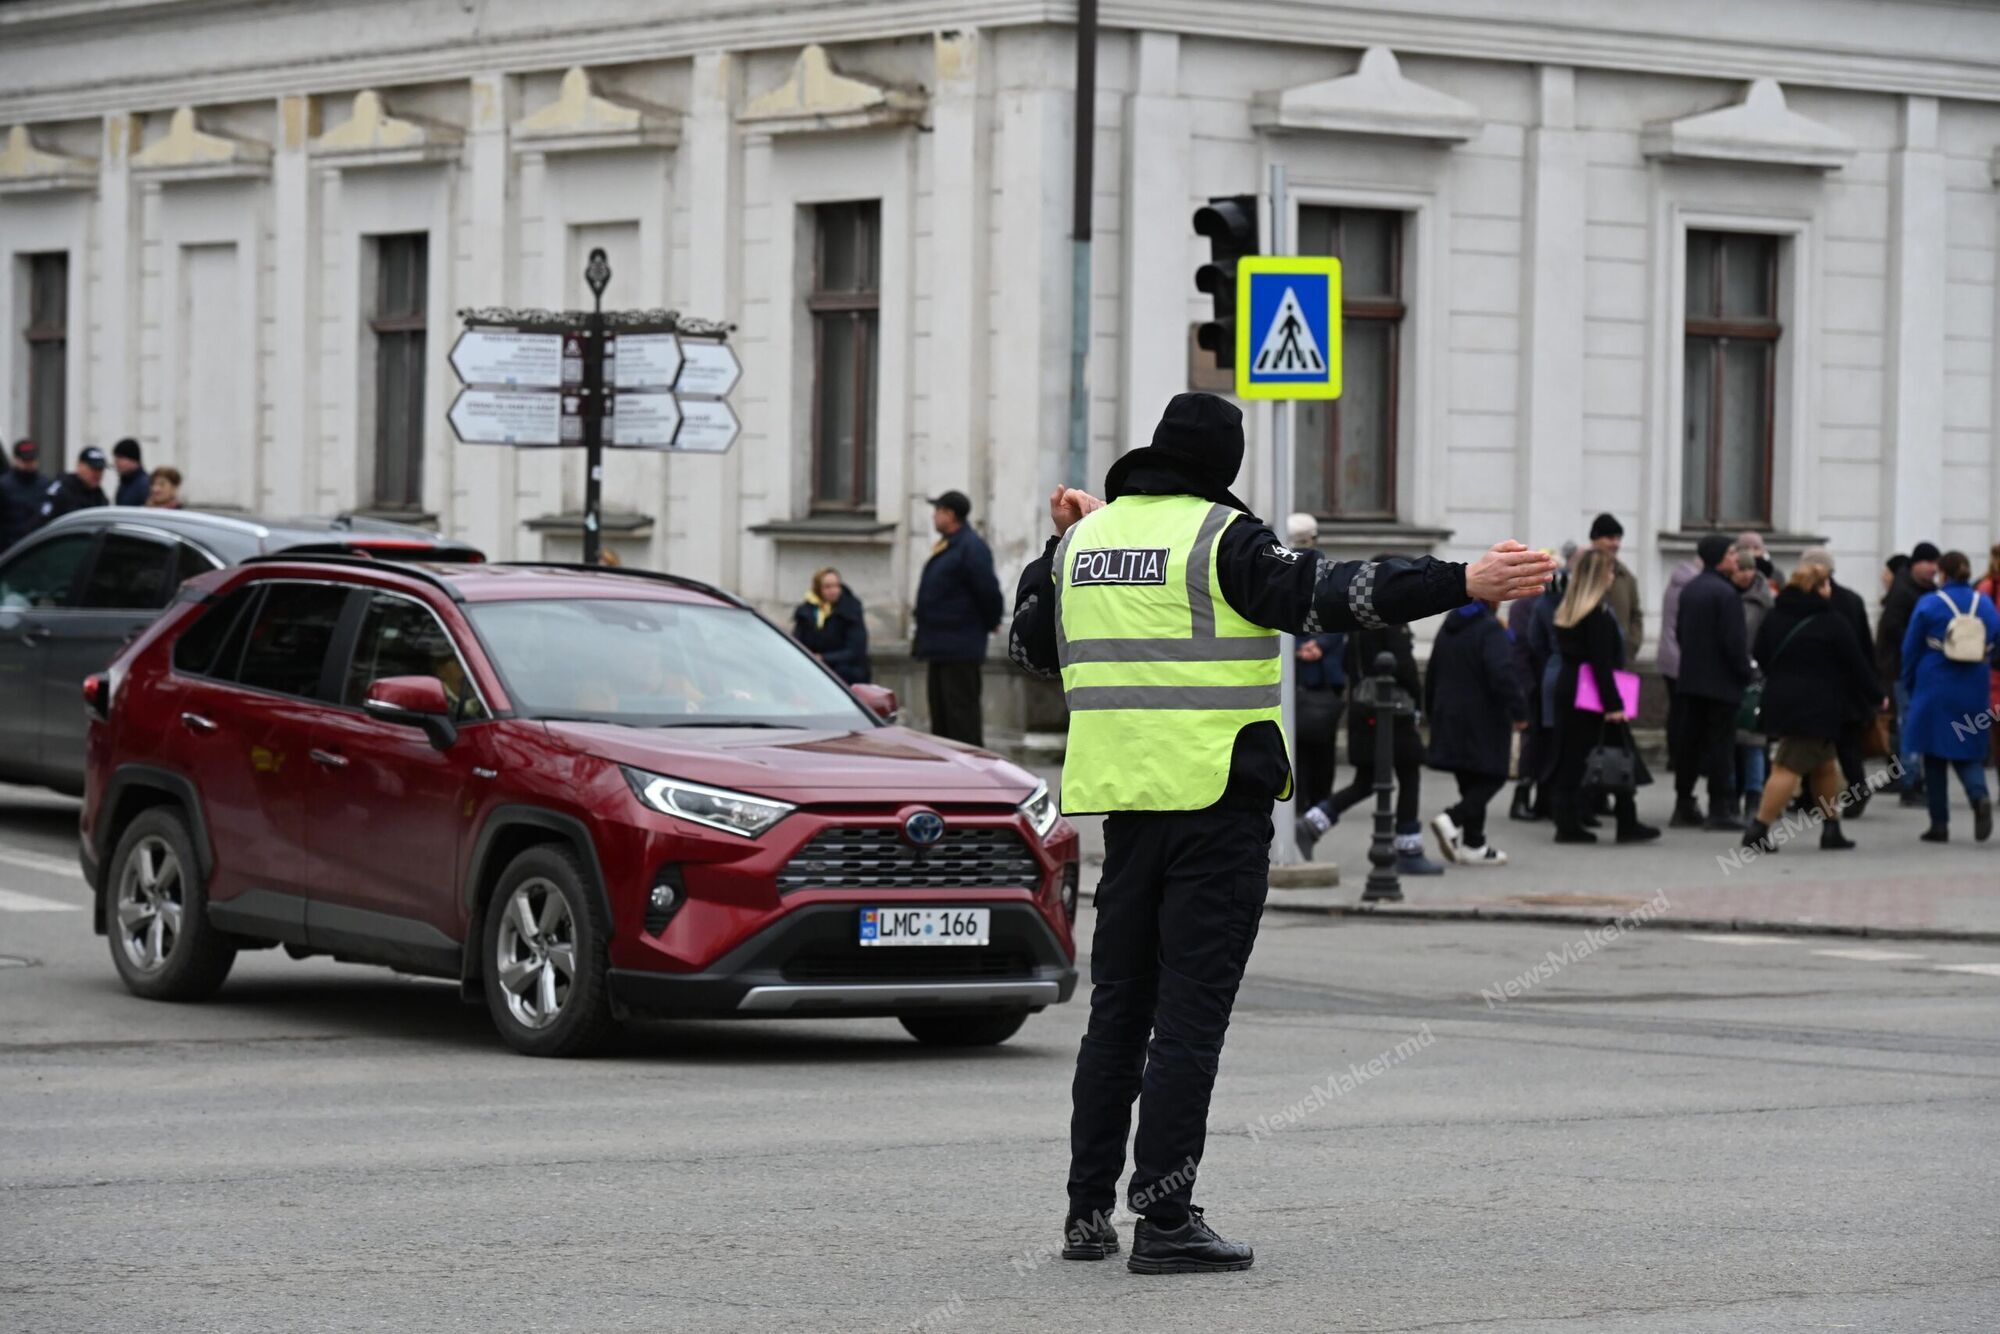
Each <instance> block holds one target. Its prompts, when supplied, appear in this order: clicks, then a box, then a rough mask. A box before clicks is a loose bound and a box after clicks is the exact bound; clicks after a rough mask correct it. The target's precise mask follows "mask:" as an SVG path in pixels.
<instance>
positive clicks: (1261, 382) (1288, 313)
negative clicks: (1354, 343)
mask: <svg viewBox="0 0 2000 1334" xmlns="http://www.w3.org/2000/svg"><path fill="white" fill-rule="evenodd" d="M1236 393H1237V396H1238V397H1239V398H1339V397H1340V261H1339V260H1337V259H1333V258H1330V257H1325V256H1317V255H1257V256H1246V257H1245V258H1244V259H1242V260H1240V261H1239V262H1238V263H1237V266H1236Z"/></svg>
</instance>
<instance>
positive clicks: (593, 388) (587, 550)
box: [583, 250, 611, 565]
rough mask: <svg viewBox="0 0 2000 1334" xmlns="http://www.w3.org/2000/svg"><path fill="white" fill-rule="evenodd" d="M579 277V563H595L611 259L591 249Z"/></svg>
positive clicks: (599, 537) (600, 525) (600, 526)
mask: <svg viewBox="0 0 2000 1334" xmlns="http://www.w3.org/2000/svg"><path fill="white" fill-rule="evenodd" d="M583 281H584V282H585V283H586V284H588V285H589V287H590V307H591V309H590V332H589V333H588V335H586V336H587V338H588V340H589V342H588V347H589V352H588V353H587V354H586V355H585V356H584V359H583V397H584V418H583V449H584V455H583V458H584V464H583V466H584V475H583V563H584V564H585V565H595V564H597V562H598V559H599V553H600V552H601V551H602V549H603V548H602V544H603V541H604V531H603V530H604V512H603V511H604V417H605V413H606V412H607V411H609V409H610V406H611V399H610V389H611V386H609V385H607V384H606V383H605V382H604V289H605V288H606V287H609V286H610V285H611V261H610V260H609V259H608V258H607V257H606V256H605V253H604V252H603V251H602V250H592V251H591V252H590V261H589V263H588V264H586V265H585V266H584V270H583Z"/></svg>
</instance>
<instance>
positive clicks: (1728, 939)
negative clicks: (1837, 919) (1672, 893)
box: [1686, 931, 1800, 945]
mask: <svg viewBox="0 0 2000 1334" xmlns="http://www.w3.org/2000/svg"><path fill="white" fill-rule="evenodd" d="M1686 939H1688V940H1699V941H1704V942H1706V943H1707V944H1710V945H1797V944H1799V943H1800V942H1799V941H1798V940H1797V939H1795V938H1793V937H1791V936H1753V935H1749V934H1747V933H1745V932H1742V931H1732V932H1730V933H1729V934H1728V935H1726V936H1696V935H1690V936H1687V937H1686Z"/></svg>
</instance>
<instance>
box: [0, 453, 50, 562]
mask: <svg viewBox="0 0 2000 1334" xmlns="http://www.w3.org/2000/svg"><path fill="white" fill-rule="evenodd" d="M41 462H42V451H41V450H40V449H39V448H37V447H36V445H35V442H34V441H32V440H25V439H23V440H16V441H15V442H14V464H13V466H12V467H10V468H8V469H7V471H6V472H4V473H0V551H5V550H6V549H7V548H8V547H11V546H13V545H14V544H15V543H16V542H18V541H20V540H21V539H22V538H24V537H26V536H27V535H28V534H29V533H32V532H34V531H35V528H36V526H37V525H39V524H40V523H41V521H42V493H43V492H44V491H46V490H48V486H49V484H48V483H47V482H46V481H44V480H43V479H42V468H41Z"/></svg>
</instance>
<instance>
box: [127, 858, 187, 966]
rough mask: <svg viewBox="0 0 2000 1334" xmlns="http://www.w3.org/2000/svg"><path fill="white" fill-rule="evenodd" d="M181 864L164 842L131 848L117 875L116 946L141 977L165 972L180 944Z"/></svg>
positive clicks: (182, 887) (182, 884)
mask: <svg viewBox="0 0 2000 1334" xmlns="http://www.w3.org/2000/svg"><path fill="white" fill-rule="evenodd" d="M184 888H185V886H184V883H183V881H182V877H181V863H180V858H178V857H176V856H175V855H174V850H173V848H172V847H171V846H169V845H168V843H167V841H166V840H165V839H163V838H158V837H148V838H145V839H141V840H140V841H139V842H138V843H137V844H136V845H134V846H133V848H132V852H131V855H130V856H128V857H126V859H125V865H124V866H123V867H122V868H120V870H119V872H118V897H117V914H118V944H119V947H120V948H121V949H123V950H124V952H125V958H126V961H127V962H128V963H130V964H131V965H132V966H133V967H134V968H135V969H137V970H138V971H139V972H141V973H157V972H158V971H160V969H162V968H164V967H166V966H167V959H168V957H169V956H171V955H172V954H173V952H174V942H175V941H177V940H179V939H180V935H181V917H182V912H183V909H184V903H185V900H184V898H183V892H184Z"/></svg>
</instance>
